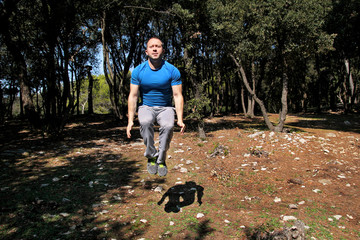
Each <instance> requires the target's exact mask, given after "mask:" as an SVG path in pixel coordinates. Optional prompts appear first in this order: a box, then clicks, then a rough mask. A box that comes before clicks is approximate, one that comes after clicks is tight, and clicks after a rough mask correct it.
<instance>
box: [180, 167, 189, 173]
mask: <svg viewBox="0 0 360 240" xmlns="http://www.w3.org/2000/svg"><path fill="white" fill-rule="evenodd" d="M180 172H181V173H187V172H188V170H187V168H183V167H182V168H180Z"/></svg>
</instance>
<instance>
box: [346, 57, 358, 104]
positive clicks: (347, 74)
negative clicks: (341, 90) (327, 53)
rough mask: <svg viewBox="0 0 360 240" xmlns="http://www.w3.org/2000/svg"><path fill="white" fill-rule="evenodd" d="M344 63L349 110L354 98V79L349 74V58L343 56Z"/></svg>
mask: <svg viewBox="0 0 360 240" xmlns="http://www.w3.org/2000/svg"><path fill="white" fill-rule="evenodd" d="M344 64H345V69H346V78H347V79H348V80H349V100H350V101H349V104H350V106H349V110H351V108H352V106H353V104H354V100H355V94H354V92H355V85H354V80H353V77H352V74H351V67H350V60H349V59H347V58H345V59H344Z"/></svg>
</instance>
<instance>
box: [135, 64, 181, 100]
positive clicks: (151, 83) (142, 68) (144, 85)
mask: <svg viewBox="0 0 360 240" xmlns="http://www.w3.org/2000/svg"><path fill="white" fill-rule="evenodd" d="M131 83H132V84H134V85H139V86H140V96H141V100H142V101H141V103H140V105H146V106H150V107H155V106H161V107H170V106H172V94H173V92H172V86H175V85H180V84H182V82H181V78H180V71H179V70H178V69H177V68H176V67H175V66H174V65H172V64H170V63H169V62H167V61H163V64H162V65H161V67H160V68H158V69H156V70H153V69H151V68H150V66H149V63H148V61H146V62H143V63H142V64H140V65H139V66H137V67H136V68H135V69H134V71H133V72H132V74H131Z"/></svg>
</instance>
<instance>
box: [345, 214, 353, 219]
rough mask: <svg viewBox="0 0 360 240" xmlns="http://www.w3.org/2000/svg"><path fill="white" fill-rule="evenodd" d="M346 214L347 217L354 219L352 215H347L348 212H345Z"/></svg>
mask: <svg viewBox="0 0 360 240" xmlns="http://www.w3.org/2000/svg"><path fill="white" fill-rule="evenodd" d="M346 216H347V217H348V218H349V219H354V217H353V216H351V215H349V214H346Z"/></svg>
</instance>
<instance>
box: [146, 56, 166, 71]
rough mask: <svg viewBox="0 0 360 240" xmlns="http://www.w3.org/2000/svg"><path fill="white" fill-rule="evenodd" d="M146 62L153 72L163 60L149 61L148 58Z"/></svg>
mask: <svg viewBox="0 0 360 240" xmlns="http://www.w3.org/2000/svg"><path fill="white" fill-rule="evenodd" d="M148 62H149V66H150V68H151V69H153V70H155V69H158V68H160V67H161V65H162V64H163V60H162V59H157V60H151V59H150V58H149V60H148Z"/></svg>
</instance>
